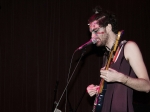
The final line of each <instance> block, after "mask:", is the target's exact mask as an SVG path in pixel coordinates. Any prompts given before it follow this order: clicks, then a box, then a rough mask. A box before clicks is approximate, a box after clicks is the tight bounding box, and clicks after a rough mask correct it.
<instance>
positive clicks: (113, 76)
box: [100, 41, 150, 92]
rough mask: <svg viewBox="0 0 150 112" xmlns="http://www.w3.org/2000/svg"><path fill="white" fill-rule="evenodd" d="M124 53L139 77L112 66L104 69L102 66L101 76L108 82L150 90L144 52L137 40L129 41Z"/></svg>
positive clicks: (138, 89)
mask: <svg viewBox="0 0 150 112" xmlns="http://www.w3.org/2000/svg"><path fill="white" fill-rule="evenodd" d="M124 54H125V58H126V60H128V61H129V63H130V65H131V67H132V69H133V70H134V72H135V74H136V76H137V78H132V77H129V76H127V75H126V74H123V73H120V72H117V71H116V70H114V69H111V68H109V69H108V70H104V69H103V68H102V69H101V70H100V74H101V75H100V77H101V78H103V79H104V80H105V81H107V82H121V83H123V84H125V85H127V86H129V87H130V88H132V89H135V90H137V91H143V92H149V91H150V80H149V77H148V73H147V69H146V67H145V64H144V61H143V58H142V54H141V52H140V50H139V48H138V46H137V44H136V43H135V42H132V41H129V42H128V43H127V44H126V45H125V48H124Z"/></svg>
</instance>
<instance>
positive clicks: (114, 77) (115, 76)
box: [100, 68, 122, 82]
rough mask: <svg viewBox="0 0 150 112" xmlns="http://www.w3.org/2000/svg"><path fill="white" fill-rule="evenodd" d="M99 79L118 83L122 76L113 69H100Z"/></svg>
mask: <svg viewBox="0 0 150 112" xmlns="http://www.w3.org/2000/svg"><path fill="white" fill-rule="evenodd" d="M100 77H101V78H103V79H104V80H105V81H107V82H116V81H117V82H119V81H120V79H121V78H122V74H121V73H120V72H118V71H116V70H114V69H111V68H109V69H108V70H105V69H104V68H102V69H101V70H100Z"/></svg>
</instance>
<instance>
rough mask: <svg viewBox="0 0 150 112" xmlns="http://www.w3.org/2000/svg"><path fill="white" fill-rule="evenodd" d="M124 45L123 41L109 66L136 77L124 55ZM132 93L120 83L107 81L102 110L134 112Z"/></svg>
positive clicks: (108, 111) (103, 111)
mask: <svg viewBox="0 0 150 112" xmlns="http://www.w3.org/2000/svg"><path fill="white" fill-rule="evenodd" d="M124 46H125V43H124V44H122V49H121V52H120V54H119V57H118V59H117V61H116V62H115V63H112V64H111V66H110V68H113V69H115V70H117V71H118V72H121V73H123V74H125V75H128V76H130V77H136V75H135V73H134V71H133V70H132V68H131V66H130V65H129V62H128V61H127V60H126V59H125V57H124ZM132 95H133V90H132V89H131V88H129V87H127V86H125V85H124V84H122V83H118V82H113V83H107V90H106V94H105V97H104V103H103V108H102V112H134V110H133V106H132V100H133V98H132Z"/></svg>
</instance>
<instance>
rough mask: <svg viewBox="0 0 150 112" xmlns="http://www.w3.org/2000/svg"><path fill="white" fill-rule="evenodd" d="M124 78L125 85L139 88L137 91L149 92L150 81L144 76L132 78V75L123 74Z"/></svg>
mask: <svg viewBox="0 0 150 112" xmlns="http://www.w3.org/2000/svg"><path fill="white" fill-rule="evenodd" d="M122 76H123V77H122V79H121V80H120V82H121V83H123V84H124V85H126V86H128V87H130V88H132V89H134V90H137V91H143V92H147V93H148V92H149V91H150V81H149V80H146V79H142V78H132V77H130V76H126V75H124V74H122Z"/></svg>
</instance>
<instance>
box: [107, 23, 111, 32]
mask: <svg viewBox="0 0 150 112" xmlns="http://www.w3.org/2000/svg"><path fill="white" fill-rule="evenodd" d="M110 31H112V26H111V24H108V25H107V26H106V32H107V33H109V32H110Z"/></svg>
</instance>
